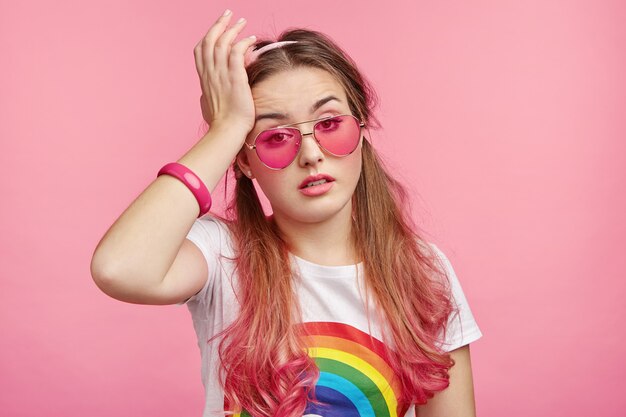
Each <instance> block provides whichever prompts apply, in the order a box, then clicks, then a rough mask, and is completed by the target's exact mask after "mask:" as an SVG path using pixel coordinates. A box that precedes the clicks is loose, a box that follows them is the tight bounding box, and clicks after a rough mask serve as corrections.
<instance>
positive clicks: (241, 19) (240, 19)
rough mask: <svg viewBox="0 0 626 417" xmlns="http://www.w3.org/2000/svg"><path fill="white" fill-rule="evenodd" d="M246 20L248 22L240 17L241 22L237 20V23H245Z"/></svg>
mask: <svg viewBox="0 0 626 417" xmlns="http://www.w3.org/2000/svg"><path fill="white" fill-rule="evenodd" d="M244 20H246V19H244V18H243V17H240V18H239V20H237V23H241V22H243V21H244Z"/></svg>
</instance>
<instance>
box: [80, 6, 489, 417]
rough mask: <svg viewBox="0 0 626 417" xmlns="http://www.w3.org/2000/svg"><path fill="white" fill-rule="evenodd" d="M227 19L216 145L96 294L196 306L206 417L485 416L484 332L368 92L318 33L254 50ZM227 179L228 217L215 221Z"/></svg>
mask: <svg viewBox="0 0 626 417" xmlns="http://www.w3.org/2000/svg"><path fill="white" fill-rule="evenodd" d="M231 16H232V13H230V12H228V11H227V12H226V13H225V14H224V15H223V16H222V17H220V18H219V19H218V20H217V22H216V23H215V24H214V25H213V26H212V27H211V28H210V29H209V31H208V32H207V34H206V36H205V37H204V38H203V39H202V40H201V41H200V42H199V43H198V44H197V45H196V47H195V49H194V53H195V60H196V67H197V70H198V74H199V76H200V82H201V87H202V91H203V95H202V97H201V102H202V110H203V115H204V117H205V119H206V121H207V122H208V123H209V125H210V129H209V131H208V133H207V134H206V135H205V136H203V137H202V139H200V141H199V142H198V143H196V144H195V145H194V146H193V148H192V149H191V150H189V151H188V152H187V153H186V154H185V155H184V156H183V157H182V158H180V159H179V160H178V161H177V162H176V163H170V164H167V165H166V166H165V167H163V168H162V169H161V170H160V171H159V173H158V176H157V178H156V179H155V181H154V182H153V183H152V184H150V185H149V186H148V188H147V189H146V190H145V191H144V192H143V193H142V194H141V195H140V196H139V197H138V198H137V199H136V200H135V201H134V202H133V203H132V204H131V206H130V207H129V208H128V209H127V210H126V211H125V212H124V213H123V214H122V215H121V216H120V218H119V219H118V220H117V221H116V222H115V223H114V224H113V226H112V227H111V228H110V229H109V231H108V232H107V233H106V235H105V236H104V237H103V239H102V240H101V242H100V243H99V245H98V247H97V248H96V251H95V253H94V257H93V260H92V275H93V278H94V280H95V282H96V283H97V285H98V286H99V287H100V288H101V289H102V290H103V291H104V292H105V293H106V294H108V295H110V296H111V297H114V298H116V299H119V300H122V301H126V302H131V303H141V304H175V303H176V304H180V305H182V304H185V303H186V305H187V306H188V308H189V311H190V312H191V314H192V318H193V323H194V327H195V330H196V332H197V335H198V344H199V346H200V349H201V354H202V378H203V383H204V385H205V389H206V406H205V411H204V416H212V415H224V413H225V412H226V413H228V412H233V413H235V414H236V415H252V416H281V417H283V416H284V417H287V416H289V417H292V416H293V417H296V416H298V417H299V416H302V415H321V416H404V415H414V414H417V415H419V416H446V417H452V416H457V417H459V416H474V415H475V411H474V408H475V407H474V394H473V383H472V372H471V365H470V353H469V343H470V342H472V341H474V340H476V339H478V338H479V337H481V332H480V330H479V328H478V326H477V325H476V322H475V320H474V318H473V316H472V313H471V310H470V309H469V306H468V305H467V301H466V299H465V297H464V295H463V292H462V289H461V287H460V285H459V282H458V280H457V278H456V276H455V274H454V270H453V269H452V266H451V265H450V262H449V261H448V260H447V259H446V257H445V255H444V254H443V253H442V252H441V251H440V250H439V249H438V248H437V247H436V246H435V245H434V244H432V243H428V242H426V241H424V240H423V239H422V238H421V237H420V235H419V234H418V233H417V231H416V230H417V228H416V227H415V226H414V225H413V223H412V222H411V221H410V218H409V216H408V214H407V213H406V211H405V210H404V207H405V204H404V202H405V194H404V190H403V188H402V187H401V185H400V184H399V183H398V182H396V181H395V180H394V179H393V178H392V177H391V176H390V175H389V174H388V173H387V172H386V171H385V169H384V167H383V166H382V164H381V163H380V161H379V159H378V157H377V155H376V152H375V150H374V149H373V147H372V145H371V143H370V142H369V139H368V137H367V136H369V134H367V135H366V133H367V132H368V128H369V127H378V126H379V124H378V123H376V119H375V117H374V116H373V115H372V114H371V111H372V108H373V107H374V105H375V100H374V98H375V96H374V91H373V89H372V88H371V87H370V86H369V85H368V83H367V82H366V80H365V79H364V77H363V76H362V75H361V74H360V73H359V71H358V70H357V67H356V65H355V64H354V62H353V61H352V60H351V59H350V58H349V57H348V55H347V54H345V53H344V52H343V51H342V50H341V49H340V48H339V47H338V46H337V45H336V44H334V43H333V42H332V41H331V40H330V39H329V38H328V37H326V36H324V35H323V34H321V33H319V32H315V31H309V30H304V29H295V30H290V31H286V32H284V33H283V34H282V35H281V36H280V37H279V39H278V42H270V41H259V42H257V43H256V45H254V46H255V48H253V43H254V42H255V38H253V37H250V38H244V39H241V40H239V41H238V42H235V41H234V40H235V38H236V36H237V35H238V34H239V33H240V32H241V30H242V29H243V27H244V26H245V20H243V21H241V20H240V21H239V22H237V23H235V24H234V25H232V26H231V27H228V25H229V21H230V19H231ZM231 166H232V167H233V169H234V172H235V178H236V185H235V197H234V200H233V202H231V204H230V207H229V210H228V212H227V214H228V215H227V216H226V217H224V218H220V217H218V216H216V215H205V214H206V212H207V211H208V208H209V207H210V194H209V191H208V190H213V189H214V188H215V186H216V184H217V182H218V181H219V179H220V178H221V177H222V176H223V175H224V173H225V172H226V171H227V169H228V168H229V167H231ZM253 179H256V181H257V183H258V185H259V187H260V188H261V189H262V190H263V192H264V193H265V195H266V196H267V198H268V200H269V203H270V205H271V209H272V214H271V215H269V216H267V215H266V214H265V213H264V211H263V209H262V206H261V204H260V202H259V199H258V197H257V194H256V191H255V188H254V185H253V182H252V180H253Z"/></svg>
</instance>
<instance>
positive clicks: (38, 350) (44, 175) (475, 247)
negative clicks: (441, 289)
mask: <svg viewBox="0 0 626 417" xmlns="http://www.w3.org/2000/svg"><path fill="white" fill-rule="evenodd" d="M85 3H87V4H85ZM242 3H243V2H225V1H213V2H200V1H186V2H182V3H179V2H171V1H133V2H128V1H120V0H117V1H107V2H69V1H57V2H44V1H39V2H33V1H28V2H27V1H24V2H10V3H9V2H8V1H7V2H2V3H1V6H0V54H1V55H0V56H1V57H2V58H1V60H2V66H1V70H0V75H1V76H0V140H1V147H2V148H1V151H0V161H1V162H2V168H0V169H1V170H2V175H1V176H0V178H2V180H1V181H0V186H1V189H0V195H1V196H2V201H3V204H2V205H1V209H0V210H1V214H2V215H1V216H0V222H1V228H2V229H1V230H2V233H1V234H0V244H1V245H2V257H1V260H0V274H1V277H2V291H1V292H0V334H1V335H2V336H1V339H0V375H1V377H0V410H1V414H2V415H6V416H40V415H46V416H84V415H89V416H92V417H99V416H147V415H150V416H157V417H159V416H199V415H200V414H201V409H202V405H203V390H202V386H201V381H200V361H199V351H198V348H197V346H196V340H195V334H194V332H193V328H192V326H191V320H190V317H189V313H188V312H187V310H186V308H185V307H183V308H179V307H176V306H141V305H134V304H126V303H122V302H119V301H116V300H113V299H111V298H108V297H107V296H106V295H104V294H103V293H101V292H99V290H98V289H97V287H96V286H95V284H94V283H93V282H92V280H91V277H90V273H89V264H90V260H91V255H92V252H93V250H94V248H95V246H96V244H97V242H98V241H99V239H100V238H101V237H102V235H103V234H104V232H105V231H106V230H107V228H108V227H109V226H110V225H111V223H112V222H113V221H114V220H115V219H116V218H117V216H118V215H119V214H120V213H121V212H122V211H123V210H124V209H125V208H126V207H127V206H128V205H129V204H130V203H131V201H132V200H133V199H134V198H135V197H136V196H137V195H138V194H139V193H140V192H141V191H142V190H143V189H144V188H145V187H146V186H147V185H148V184H149V183H150V182H151V181H152V180H153V178H154V177H155V175H156V172H157V171H158V169H159V168H160V167H161V166H162V165H163V164H165V163H166V162H169V161H172V160H176V159H177V158H179V157H180V156H181V155H182V154H183V153H184V152H185V151H186V150H187V149H188V148H190V147H191V146H192V145H193V144H194V143H195V141H196V140H197V139H198V138H199V131H200V126H201V114H200V108H199V105H198V97H199V94H200V89H199V84H198V79H197V75H196V72H195V66H194V60H193V53H192V51H193V47H194V46H195V44H196V42H197V41H198V40H199V38H200V37H201V36H202V35H204V33H205V32H206V30H207V29H208V27H209V25H210V24H212V22H213V21H214V20H215V19H216V18H217V16H218V15H219V14H220V13H221V12H222V11H223V10H224V9H225V8H227V7H229V8H231V9H233V10H234V12H235V18H238V17H240V16H244V17H247V18H248V20H249V22H250V23H249V24H248V27H247V28H246V30H245V31H244V34H243V35H244V36H247V35H250V34H257V35H266V34H269V35H271V34H277V33H278V32H280V31H281V30H282V29H285V28H287V27H290V26H305V27H308V28H312V29H317V30H321V31H323V32H326V33H328V34H329V35H330V36H331V37H333V38H334V39H335V40H336V41H337V42H338V43H339V44H340V45H342V46H343V47H344V48H345V49H346V50H347V51H348V52H349V53H350V54H351V55H352V57H353V58H354V59H355V60H356V61H357V62H358V63H359V65H360V68H361V69H362V70H363V71H364V73H365V74H366V76H367V77H368V78H369V79H370V80H371V81H372V83H373V84H374V86H375V87H376V88H377V92H378V94H379V96H380V98H381V106H380V108H379V112H378V116H379V118H380V120H381V121H382V123H383V125H384V129H383V130H382V131H378V132H374V142H375V144H376V146H377V147H378V148H379V149H381V150H382V151H383V153H384V154H385V155H387V157H388V160H389V162H390V164H391V165H392V166H393V167H394V168H395V170H396V172H398V175H400V176H401V178H402V179H404V181H405V182H406V183H409V184H410V186H411V188H412V190H413V192H414V193H415V195H416V202H415V213H416V215H417V216H419V220H418V221H419V223H420V224H421V225H422V226H423V227H424V228H425V229H426V230H427V231H428V232H429V233H430V234H431V236H432V240H433V241H435V242H437V243H438V244H439V245H440V247H441V248H442V249H443V250H444V252H446V254H447V255H448V256H449V258H450V259H451V261H452V263H453V265H454V266H455V269H456V271H457V274H458V276H459V278H460V279H461V282H462V284H463V287H464V289H465V292H466V294H467V296H468V299H469V300H470V304H471V306H472V309H473V311H474V314H475V316H476V319H477V320H478V323H479V325H480V327H481V329H482V331H483V333H484V337H483V339H481V340H480V341H478V342H476V343H475V344H473V345H472V355H473V366H474V378H475V387H476V402H477V409H478V414H479V415H480V416H483V417H500V416H507V417H518V416H519V417H522V416H524V417H526V416H550V417H554V416H586V415H594V416H618V415H619V416H621V415H623V413H624V411H623V410H624V409H626V397H625V396H624V395H623V393H624V392H625V391H626V382H625V381H626V366H625V365H624V364H625V361H624V348H623V347H622V346H623V344H624V343H625V342H626V340H625V336H626V334H625V333H626V332H625V330H624V329H625V328H626V326H624V324H623V323H622V322H621V320H622V319H624V318H625V317H626V314H625V313H626V307H625V305H626V304H625V303H624V298H625V296H626V294H625V293H626V284H625V283H624V279H623V278H624V272H623V271H624V270H626V256H624V254H623V253H622V252H623V250H624V248H625V245H626V239H625V238H624V236H625V234H626V220H625V213H626V198H625V194H624V190H626V184H625V182H626V172H625V171H626V169H625V164H626V145H625V140H626V117H625V116H626V77H625V74H626V52H625V51H626V25H624V22H625V21H626V6H625V5H624V2H620V1H597V0H589V1H565V0H563V1H545V0H543V1H538V0H534V1H525V2H522V1H516V2H493V1H475V2H471V3H470V2H448V1H438V2H414V1H410V2H409V1H402V2H381V3H379V5H370V4H367V5H365V4H364V3H363V2H357V1H342V2H337V1H334V0H332V1H329V0H322V1H317V2H291V1H286V0H285V1H276V2H272V3H271V5H268V4H267V3H268V2H252V1H250V2H247V4H242ZM181 4H182V6H181ZM216 200H219V199H218V198H216Z"/></svg>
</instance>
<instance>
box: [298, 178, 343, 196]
mask: <svg viewBox="0 0 626 417" xmlns="http://www.w3.org/2000/svg"><path fill="white" fill-rule="evenodd" d="M333 185H335V183H334V182H333V181H329V182H325V183H323V184H319V185H312V186H310V187H305V188H300V192H301V193H302V194H304V195H306V196H309V197H316V196H318V195H322V194H325V193H327V192H328V191H329V190H330V189H331V188H333Z"/></svg>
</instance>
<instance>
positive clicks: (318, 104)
mask: <svg viewBox="0 0 626 417" xmlns="http://www.w3.org/2000/svg"><path fill="white" fill-rule="evenodd" d="M331 100H336V101H338V102H340V103H341V100H339V99H338V98H337V97H335V96H328V97H324V98H322V99H320V100H317V101H316V102H315V104H313V106H311V113H315V111H316V110H317V109H319V108H320V107H322V106H323V105H324V104H326V103H328V102H329V101H331ZM288 118H289V114H283V113H263V114H259V115H258V116H256V118H255V119H254V121H255V122H258V121H259V120H263V119H277V120H286V119H288Z"/></svg>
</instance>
